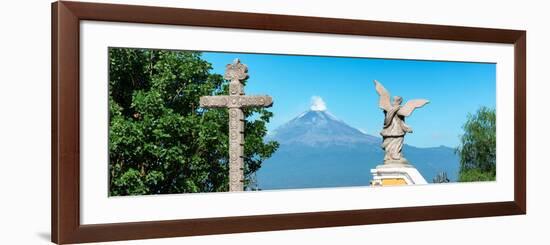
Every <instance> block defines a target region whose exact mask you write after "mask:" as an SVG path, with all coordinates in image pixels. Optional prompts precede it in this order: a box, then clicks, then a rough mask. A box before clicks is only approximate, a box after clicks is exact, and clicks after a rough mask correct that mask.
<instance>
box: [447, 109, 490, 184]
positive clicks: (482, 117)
mask: <svg viewBox="0 0 550 245" xmlns="http://www.w3.org/2000/svg"><path fill="white" fill-rule="evenodd" d="M463 128H464V135H462V138H461V145H460V146H459V148H458V149H457V152H458V154H459V156H460V173H459V181H488V180H495V176H496V114H495V109H490V108H487V107H481V108H480V109H479V110H478V111H477V112H476V114H475V115H471V114H470V115H468V121H467V122H466V123H465V124H464V126H463Z"/></svg>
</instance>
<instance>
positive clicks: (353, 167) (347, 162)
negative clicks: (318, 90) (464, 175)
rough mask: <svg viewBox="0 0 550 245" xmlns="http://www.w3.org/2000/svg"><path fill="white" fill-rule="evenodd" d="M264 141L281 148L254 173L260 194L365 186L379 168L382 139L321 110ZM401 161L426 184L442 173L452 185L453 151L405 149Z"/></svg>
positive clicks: (454, 171) (455, 163)
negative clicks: (277, 190)
mask: <svg viewBox="0 0 550 245" xmlns="http://www.w3.org/2000/svg"><path fill="white" fill-rule="evenodd" d="M268 139H271V140H276V141H278V142H279V143H280V144H281V145H280V147H279V149H278V150H277V151H276V152H275V153H274V154H273V156H272V157H271V158H269V159H268V160H266V161H265V162H264V163H263V164H262V167H261V168H260V170H259V171H258V173H257V183H258V187H259V188H260V189H264V190H269V189H289V188H314V187H318V188H320V187H343V186H365V185H369V183H370V180H371V177H372V176H371V173H370V170H371V169H372V168H374V167H376V166H377V165H379V164H382V159H383V155H384V151H383V150H382V148H381V147H380V143H381V141H382V139H381V138H380V137H375V136H372V135H369V134H365V133H363V132H361V131H360V130H358V129H356V128H353V127H351V126H349V125H348V124H346V123H345V122H343V121H342V120H339V119H338V118H336V117H335V116H334V115H332V114H330V113H329V112H328V111H326V110H310V111H306V112H304V113H302V114H301V115H299V116H297V117H296V118H294V119H292V120H290V121H289V122H287V123H285V124H284V125H282V126H280V127H279V128H277V129H276V130H275V131H274V132H273V133H272V134H270V135H269V137H268ZM403 152H404V155H405V157H406V158H407V159H408V160H409V162H411V163H412V164H413V165H414V166H415V167H416V168H417V169H418V171H420V173H421V174H422V175H423V176H424V178H425V179H426V181H428V182H432V178H433V177H435V176H436V175H437V174H438V173H439V172H441V171H445V172H447V174H448V177H449V178H450V179H451V181H456V179H457V174H458V166H459V160H458V156H457V155H456V154H455V153H454V149H452V148H449V147H445V146H441V147H433V148H418V147H414V146H410V145H405V146H404V148H403Z"/></svg>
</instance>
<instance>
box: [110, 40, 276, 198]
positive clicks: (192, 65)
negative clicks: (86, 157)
mask: <svg viewBox="0 0 550 245" xmlns="http://www.w3.org/2000/svg"><path fill="white" fill-rule="evenodd" d="M211 69H212V66H211V64H210V63H208V62H206V61H205V60H202V59H201V54H200V53H199V52H190V51H167V50H146V49H129V48H111V49H109V173H110V175H109V177H110V178H109V182H110V183H109V184H110V185H109V193H110V195H112V196H124V195H144V194H168V193H188V192H217V191H227V190H228V159H227V158H228V120H229V119H228V113H227V110H226V109H211V110H205V109H202V108H200V107H199V98H200V96H204V95H220V94H227V93H228V83H227V81H224V79H223V77H222V76H221V75H219V74H212V73H211V72H210V71H211ZM253 115H254V116H253ZM245 116H246V117H253V118H255V119H254V120H248V121H247V122H246V125H245V142H246V143H245V152H244V154H245V185H247V184H248V183H249V182H250V178H251V176H252V174H253V173H255V172H256V171H257V170H258V169H259V168H260V167H261V164H262V162H263V161H264V160H265V159H267V158H269V157H270V156H271V154H273V153H274V152H275V151H276V150H277V148H278V146H279V145H278V143H277V142H274V141H270V142H264V140H263V138H264V136H265V135H266V133H267V129H266V123H268V122H269V120H270V118H271V117H272V116H273V114H272V113H271V112H270V111H268V110H266V109H263V108H254V109H248V110H245Z"/></svg>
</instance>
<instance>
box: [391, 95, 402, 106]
mask: <svg viewBox="0 0 550 245" xmlns="http://www.w3.org/2000/svg"><path fill="white" fill-rule="evenodd" d="M402 102H403V98H401V96H394V97H393V106H399V105H401V103H402Z"/></svg>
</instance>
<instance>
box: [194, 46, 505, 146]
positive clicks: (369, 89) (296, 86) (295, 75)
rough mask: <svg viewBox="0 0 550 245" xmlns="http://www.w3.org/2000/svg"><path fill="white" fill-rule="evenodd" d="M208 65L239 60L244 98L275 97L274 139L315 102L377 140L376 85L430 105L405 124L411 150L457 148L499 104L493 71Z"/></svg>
mask: <svg viewBox="0 0 550 245" xmlns="http://www.w3.org/2000/svg"><path fill="white" fill-rule="evenodd" d="M203 58H204V59H205V60H207V61H209V62H210V63H212V65H213V67H214V68H213V72H215V73H219V74H223V73H224V70H225V66H226V64H228V63H231V62H232V60H233V59H235V58H239V59H240V60H241V62H242V63H244V64H246V65H247V66H248V69H249V75H250V78H249V79H248V83H247V85H246V87H245V93H246V94H248V95H263V94H267V95H270V96H272V97H273V100H274V105H273V107H272V108H270V110H271V111H272V112H273V113H274V117H273V119H272V121H271V122H270V124H269V125H268V129H269V130H270V131H271V130H274V129H276V128H277V127H278V126H280V125H282V124H284V123H285V122H287V121H289V120H290V119H292V118H294V117H296V116H298V115H299V114H300V113H302V112H304V111H306V110H309V109H310V106H311V103H312V97H313V96H318V97H320V98H322V100H323V101H324V102H325V104H326V107H327V110H328V111H329V112H330V113H332V114H333V115H335V116H336V117H338V118H339V119H341V120H343V121H345V122H346V123H348V124H349V125H351V126H353V127H355V128H358V129H360V130H362V131H364V132H366V133H368V134H371V135H375V136H379V132H380V130H381V127H382V122H383V113H382V111H381V110H380V109H379V108H378V95H377V94H376V91H375V90H374V84H373V80H378V81H379V82H381V83H382V84H383V85H384V86H385V87H386V89H387V90H388V91H389V92H390V94H391V96H392V97H393V96H394V95H399V96H402V97H403V99H404V102H406V101H407V100H410V99H416V98H425V99H428V100H430V104H428V105H426V106H424V107H423V108H420V109H417V110H415V112H414V113H413V114H412V116H411V117H409V118H407V120H406V122H407V124H408V125H409V126H411V127H412V128H413V130H414V132H413V133H412V134H409V135H407V137H406V139H405V141H406V143H407V144H410V145H414V146H419V147H432V146H440V145H445V146H449V147H456V146H458V144H459V138H460V135H461V134H462V133H463V130H462V125H463V124H464V122H465V121H466V118H467V115H468V113H474V112H475V111H476V110H477V109H478V108H479V107H480V106H488V107H492V108H494V107H495V103H496V65H495V64H488V63H467V62H448V61H417V60H391V59H368V58H345V57H326V56H324V57H323V56H294V55H273V54H243V53H218V52H204V53H203ZM316 100H317V101H319V99H316Z"/></svg>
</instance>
